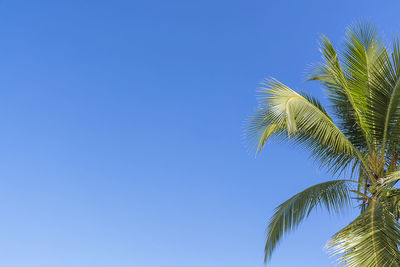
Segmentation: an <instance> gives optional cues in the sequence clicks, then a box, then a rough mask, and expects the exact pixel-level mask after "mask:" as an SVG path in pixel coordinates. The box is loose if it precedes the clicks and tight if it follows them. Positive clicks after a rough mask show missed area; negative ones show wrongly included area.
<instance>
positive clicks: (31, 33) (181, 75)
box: [0, 0, 400, 267]
mask: <svg viewBox="0 0 400 267" xmlns="http://www.w3.org/2000/svg"><path fill="white" fill-rule="evenodd" d="M399 8H400V5H399V4H396V1H384V2H379V1H266V0H264V1H261V0H258V1H227V0H217V1H216V0H213V1H211V0H203V1H187V0H186V1H183V0H182V1H174V0H172V1H160V0H158V1H151V0H149V1H71V0H70V1H18V0H13V1H10V0H2V1H0V12H1V14H0V32H1V42H0V48H1V49H0V68H1V69H0V73H1V75H0V77H1V78H0V88H1V90H0V126H1V127H0V214H1V219H0V240H1V241H0V251H1V256H0V266H7V267H26V266H29V267H71V266H73V267H80V266H82V267H103V266H113V267H128V266H129V267H132V266H133V267H188V266H190V267H261V266H264V264H263V247H264V242H265V228H266V225H267V221H268V218H269V216H270V215H271V213H272V211H273V209H274V207H275V206H277V205H278V204H279V203H281V202H282V201H284V200H286V199H287V198H289V197H290V196H292V195H293V194H294V193H296V192H297V191H299V190H301V189H303V188H305V187H307V186H310V185H312V184H314V183H317V182H321V181H324V180H325V179H328V178H330V177H329V176H328V175H327V174H325V173H324V172H323V171H321V170H318V168H317V167H316V165H314V164H313V162H312V160H309V159H308V154H307V153H306V152H304V151H303V150H301V149H297V150H293V149H291V148H290V147H289V146H287V145H284V144H281V145H278V144H271V145H269V146H268V147H267V149H266V150H265V151H264V153H263V154H262V156H260V157H258V158H257V159H255V158H254V156H253V155H251V154H249V153H247V152H246V149H245V148H244V146H243V142H242V132H243V131H242V130H243V129H242V123H243V121H244V120H245V118H246V116H247V115H248V114H250V113H251V112H252V110H253V108H254V106H255V103H256V102H255V91H256V89H257V86H258V84H259V82H261V81H262V80H263V78H266V77H269V76H274V77H276V78H278V79H280V80H282V81H284V82H285V83H287V84H288V85H290V86H292V87H293V88H301V89H303V90H306V91H307V92H309V93H312V94H315V95H317V96H321V95H322V94H321V91H320V88H319V86H317V84H310V83H305V82H304V78H305V73H306V72H305V69H306V68H307V66H308V65H309V64H311V63H313V62H317V61H319V59H320V55H319V53H318V37H319V35H320V34H321V33H325V34H326V35H327V36H328V37H330V38H331V39H332V41H334V42H335V43H336V44H340V41H341V40H342V38H343V33H344V30H345V27H346V26H347V25H349V24H351V23H352V22H354V21H355V20H356V19H358V18H367V19H369V20H370V21H371V22H373V23H375V24H376V25H377V26H378V27H379V28H380V29H381V32H382V33H383V35H384V37H385V38H386V39H387V40H390V38H391V36H392V34H393V33H394V32H396V31H398V32H399V31H400V20H399V16H398V10H399ZM352 213H353V212H352V211H349V214H348V215H345V216H342V217H340V218H335V217H332V218H329V217H328V216H327V215H326V213H324V212H319V213H314V214H313V216H312V217H311V218H310V219H309V220H308V221H306V222H305V223H303V224H302V225H301V227H300V228H299V231H297V232H296V233H293V234H291V235H289V236H288V237H287V238H285V240H283V242H282V243H281V245H280V246H279V248H278V250H277V251H276V253H275V254H274V257H273V259H272V262H271V264H270V266H274V267H291V266H304V267H314V266H315V267H321V266H330V260H329V258H328V256H327V254H326V253H325V251H324V250H323V246H324V244H325V242H326V241H327V240H328V239H329V237H330V236H331V235H332V234H333V233H334V232H335V231H337V230H339V229H340V227H341V226H343V225H345V223H346V222H348V221H349V220H350V219H351V218H352Z"/></svg>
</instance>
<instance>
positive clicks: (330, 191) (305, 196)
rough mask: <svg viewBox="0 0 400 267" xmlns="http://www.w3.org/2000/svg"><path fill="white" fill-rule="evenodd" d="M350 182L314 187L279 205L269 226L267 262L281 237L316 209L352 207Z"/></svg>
mask: <svg viewBox="0 0 400 267" xmlns="http://www.w3.org/2000/svg"><path fill="white" fill-rule="evenodd" d="M348 182H349V181H348V180H334V181H328V182H324V183H321V184H317V185H314V186H312V187H310V188H308V189H306V190H304V191H302V192H300V193H298V194H296V195H295V196H293V197H292V198H290V199H289V200H287V201H285V202H284V203H282V204H281V205H279V206H278V207H277V209H276V211H275V214H274V215H273V217H272V219H271V221H270V223H269V225H268V237H267V243H266V245H265V261H268V260H269V259H270V257H271V254H272V252H273V250H274V249H275V247H276V245H277V244H278V243H279V241H280V239H281V237H282V236H283V235H284V234H285V233H287V232H288V231H290V230H293V229H295V228H296V227H297V226H298V225H299V223H300V222H301V221H302V220H303V219H304V218H305V217H307V216H308V215H309V214H310V212H311V211H312V210H313V209H314V208H316V207H324V208H326V209H327V210H328V211H334V212H338V211H341V210H342V209H343V208H345V207H348V206H349V205H350V196H349V189H348Z"/></svg>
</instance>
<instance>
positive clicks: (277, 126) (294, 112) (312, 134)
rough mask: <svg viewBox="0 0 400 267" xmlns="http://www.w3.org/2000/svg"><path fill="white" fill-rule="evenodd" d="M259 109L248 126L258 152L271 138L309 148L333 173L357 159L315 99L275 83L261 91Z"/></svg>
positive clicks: (248, 133)
mask: <svg viewBox="0 0 400 267" xmlns="http://www.w3.org/2000/svg"><path fill="white" fill-rule="evenodd" d="M260 100H261V101H260V106H259V109H258V111H257V113H256V114H255V115H253V116H252V117H250V120H249V121H248V124H247V136H248V139H249V140H250V141H253V142H254V143H256V145H257V152H259V151H260V150H261V149H262V148H263V146H264V145H265V143H266V141H267V140H268V139H269V138H270V137H272V136H275V137H278V138H281V139H285V140H288V141H290V142H292V143H294V144H300V145H303V146H305V147H306V148H308V149H309V150H310V151H311V153H312V155H313V156H314V157H315V158H316V159H317V160H319V161H320V163H321V165H322V166H326V167H327V168H328V169H329V170H331V171H333V172H341V171H343V170H344V169H345V168H346V167H347V166H348V165H349V164H350V162H352V161H354V160H357V151H356V149H355V147H354V146H353V145H352V144H351V142H350V141H349V140H348V139H347V138H346V136H345V135H344V134H343V133H342V132H341V131H340V130H339V128H338V127H337V126H336V125H335V124H334V123H333V121H332V119H331V117H330V116H329V115H328V113H327V112H326V110H325V109H323V107H322V106H321V104H320V103H319V102H318V100H317V99H315V98H313V97H311V96H308V95H301V94H299V93H297V92H295V91H293V90H292V89H290V88H289V87H287V86H286V85H284V84H282V83H280V82H279V81H276V80H269V81H267V82H266V83H265V87H263V88H262V91H261V98H260Z"/></svg>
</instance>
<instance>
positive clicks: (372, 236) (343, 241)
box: [327, 199, 400, 267]
mask: <svg viewBox="0 0 400 267" xmlns="http://www.w3.org/2000/svg"><path fill="white" fill-rule="evenodd" d="M397 244H400V224H399V223H398V222H397V220H396V219H395V218H394V216H393V214H392V213H390V212H389V211H388V210H387V209H386V208H385V206H384V205H382V204H381V203H380V202H379V201H377V200H376V199H373V200H372V203H371V205H370V207H369V208H368V209H367V210H366V211H365V212H364V213H362V214H361V215H360V216H359V217H358V218H356V219H355V220H354V221H353V222H352V223H350V224H349V225H348V226H347V227H345V228H344V229H342V230H341V231H339V232H338V233H337V234H335V235H334V237H333V238H332V240H330V241H329V243H328V244H327V246H328V248H329V250H330V251H331V253H332V254H333V255H341V257H340V259H339V261H340V262H341V263H342V264H344V265H345V266H348V267H353V266H354V267H358V266H371V267H382V266H399V265H400V252H399V250H398V248H397Z"/></svg>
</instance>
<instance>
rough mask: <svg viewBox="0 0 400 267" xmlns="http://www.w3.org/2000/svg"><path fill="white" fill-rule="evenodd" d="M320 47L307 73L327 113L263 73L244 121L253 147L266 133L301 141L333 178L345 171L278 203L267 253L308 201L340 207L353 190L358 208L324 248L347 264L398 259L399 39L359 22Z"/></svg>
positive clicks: (259, 144)
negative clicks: (387, 38) (387, 40)
mask: <svg viewBox="0 0 400 267" xmlns="http://www.w3.org/2000/svg"><path fill="white" fill-rule="evenodd" d="M320 51H321V54H322V62H321V63H319V64H318V65H317V66H316V67H315V68H314V69H313V70H312V72H311V73H310V75H309V77H308V80H310V81H319V82H320V83H321V84H322V86H323V88H324V90H325V92H326V94H327V97H328V101H329V103H330V106H329V109H328V110H329V112H330V113H331V114H329V113H328V111H327V110H326V109H325V108H324V107H323V106H322V105H321V103H320V102H319V101H318V99H316V98H315V97H313V96H311V95H309V94H306V93H302V92H296V91H294V90H292V89H291V88H289V87H288V86H286V85H285V84H283V83H281V82H279V81H278V80H276V79H268V80H266V81H265V82H264V83H263V86H262V87H261V88H260V97H259V105H258V108H257V110H256V112H255V113H254V114H253V115H252V116H250V118H249V120H248V122H247V137H248V140H249V142H250V143H251V144H253V145H254V147H255V150H256V153H259V152H260V151H261V150H262V149H263V148H264V146H265V144H266V143H267V141H268V140H269V139H270V138H272V139H283V140H286V141H288V142H291V143H294V144H296V145H301V146H304V147H305V148H306V149H307V150H309V151H310V153H311V156H312V158H313V159H314V160H316V161H317V162H319V163H320V165H321V166H322V167H323V168H326V169H327V170H328V171H329V172H330V173H332V175H333V176H334V177H338V176H339V175H341V174H347V175H348V177H347V180H333V181H330V182H325V183H322V184H319V185H316V186H313V187H311V188H309V189H306V190H304V191H302V192H300V193H299V194H297V195H295V196H294V197H292V198H290V199H289V200H288V201H286V202H284V203H283V204H281V205H280V206H279V207H278V208H277V210H276V212H275V214H274V215H273V217H272V219H271V221H270V224H269V226H268V236H267V243H266V247H265V257H266V258H265V259H266V261H267V260H269V258H270V256H271V254H272V251H273V250H274V248H275V247H276V245H277V244H278V242H279V240H280V238H281V237H282V236H283V235H284V234H285V233H286V232H288V231H290V230H292V229H293V228H295V227H296V226H297V225H298V224H299V223H300V222H301V221H302V220H303V219H304V218H305V217H307V216H308V215H309V214H310V212H311V210H312V209H313V208H315V207H317V206H323V207H325V208H327V209H328V210H329V211H336V212H338V211H341V210H342V209H343V208H346V207H348V206H349V203H350V202H351V197H350V194H355V196H356V199H357V200H359V201H361V205H360V207H361V215H360V216H359V217H358V218H357V219H356V220H355V221H353V222H352V223H350V224H349V226H347V227H346V228H344V229H342V230H341V231H340V232H338V233H337V234H336V235H334V237H333V238H332V240H331V241H330V242H329V243H328V247H329V248H330V249H331V251H332V253H333V254H338V255H340V260H341V262H342V263H343V264H344V265H345V266H393V264H400V263H399V261H398V259H400V252H399V250H398V249H397V246H398V245H399V244H400V226H399V223H398V219H399V214H400V212H399V211H400V208H399V207H400V205H399V203H400V202H399V201H398V200H400V194H399V192H398V190H397V189H396V188H394V184H395V183H396V182H397V180H398V179H399V177H400V175H399V174H400V172H399V171H398V169H399V164H398V160H399V152H400V49H399V40H398V38H397V37H396V38H393V42H392V45H391V46H389V47H387V46H385V45H384V43H383V42H382V40H381V38H380V37H379V35H378V33H377V30H376V29H375V27H373V26H372V25H371V24H368V23H364V22H360V23H358V24H356V25H354V26H352V27H349V28H348V29H347V31H346V38H345V40H344V44H343V46H342V47H341V49H339V50H336V49H335V48H334V47H333V45H332V43H331V42H330V41H329V39H328V38H327V37H326V36H322V37H321V44H320ZM352 187H354V188H352ZM351 189H354V190H351ZM389 264H392V265H389ZM395 266H397V265H395Z"/></svg>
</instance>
